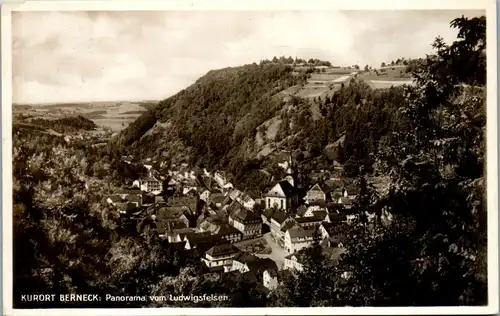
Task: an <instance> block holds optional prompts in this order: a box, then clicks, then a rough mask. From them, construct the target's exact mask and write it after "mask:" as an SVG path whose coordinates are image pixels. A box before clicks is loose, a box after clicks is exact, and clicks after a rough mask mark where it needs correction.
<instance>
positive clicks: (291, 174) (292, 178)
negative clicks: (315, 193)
mask: <svg viewBox="0 0 500 316" xmlns="http://www.w3.org/2000/svg"><path fill="white" fill-rule="evenodd" d="M284 180H287V181H288V182H289V183H290V184H291V185H292V186H293V187H297V174H296V173H295V165H294V164H293V159H292V152H291V151H288V167H287V170H286V176H285V179H284Z"/></svg>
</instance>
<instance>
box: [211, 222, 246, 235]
mask: <svg viewBox="0 0 500 316" xmlns="http://www.w3.org/2000/svg"><path fill="white" fill-rule="evenodd" d="M215 233H216V234H218V235H221V236H224V235H229V234H241V232H240V231H239V230H237V229H236V228H234V227H233V226H231V225H229V224H223V225H221V226H220V227H219V229H217V230H216V231H215Z"/></svg>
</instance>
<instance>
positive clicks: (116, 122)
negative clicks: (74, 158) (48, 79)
mask: <svg viewBox="0 0 500 316" xmlns="http://www.w3.org/2000/svg"><path fill="white" fill-rule="evenodd" d="M156 103H157V102H156V101H138V102H127V101H117V102H89V103H64V104H43V105H14V106H13V112H14V114H23V115H29V116H33V117H43V118H44V119H57V118H61V117H66V116H76V115H81V116H84V117H86V118H88V119H90V120H92V121H94V123H96V124H97V125H99V126H103V127H108V128H110V129H111V130H112V131H113V132H119V131H121V130H122V129H124V128H126V127H127V126H128V124H130V123H131V122H133V121H134V120H135V119H136V118H137V117H139V116H140V115H141V114H142V113H144V112H146V111H147V109H148V108H151V107H154V106H155V105H156Z"/></svg>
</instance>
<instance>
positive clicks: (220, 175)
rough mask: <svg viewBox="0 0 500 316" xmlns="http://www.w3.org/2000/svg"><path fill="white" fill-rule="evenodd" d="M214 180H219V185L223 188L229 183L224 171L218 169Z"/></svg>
mask: <svg viewBox="0 0 500 316" xmlns="http://www.w3.org/2000/svg"><path fill="white" fill-rule="evenodd" d="M214 180H215V182H217V184H218V185H219V187H221V188H223V187H224V185H225V184H226V183H227V178H226V174H225V172H223V171H216V172H215V174H214Z"/></svg>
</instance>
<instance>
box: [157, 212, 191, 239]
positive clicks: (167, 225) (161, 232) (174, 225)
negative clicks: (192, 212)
mask: <svg viewBox="0 0 500 316" xmlns="http://www.w3.org/2000/svg"><path fill="white" fill-rule="evenodd" d="M152 219H153V223H154V225H155V227H156V231H157V232H158V236H159V237H160V238H165V237H166V238H167V239H168V237H169V235H170V234H172V232H173V231H174V230H178V229H183V228H186V227H187V226H186V225H185V224H184V223H183V222H169V221H157V220H156V219H155V215H153V216H152ZM171 238H172V237H171Z"/></svg>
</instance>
